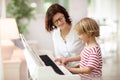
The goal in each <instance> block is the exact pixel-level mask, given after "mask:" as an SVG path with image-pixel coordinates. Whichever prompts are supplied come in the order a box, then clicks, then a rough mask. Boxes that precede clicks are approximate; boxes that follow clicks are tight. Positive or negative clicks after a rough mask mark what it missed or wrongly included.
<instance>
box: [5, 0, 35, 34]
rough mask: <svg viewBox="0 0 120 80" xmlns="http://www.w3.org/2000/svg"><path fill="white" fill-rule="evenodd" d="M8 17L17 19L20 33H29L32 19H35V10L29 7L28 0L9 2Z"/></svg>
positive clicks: (12, 0)
mask: <svg viewBox="0 0 120 80" xmlns="http://www.w3.org/2000/svg"><path fill="white" fill-rule="evenodd" d="M7 16H8V17H12V18H15V19H16V22H17V25H18V29H19V32H20V33H22V34H25V33H28V31H27V26H28V24H29V21H30V19H32V18H34V8H32V7H30V6H29V4H28V2H27V0H9V3H8V5H7Z"/></svg>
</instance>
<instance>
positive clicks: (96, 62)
mask: <svg viewBox="0 0 120 80" xmlns="http://www.w3.org/2000/svg"><path fill="white" fill-rule="evenodd" d="M75 30H76V32H77V34H78V36H79V38H80V39H81V40H82V41H84V42H85V43H86V46H85V48H84V49H83V51H82V52H81V54H80V55H78V56H74V57H69V58H64V57H63V58H62V59H58V61H60V62H61V63H62V64H63V65H66V64H67V63H68V62H72V61H79V60H80V64H79V67H76V68H70V67H67V66H65V67H66V68H67V69H68V70H69V71H71V72H72V73H77V74H80V76H81V80H102V79H101V77H102V56H101V49H100V46H99V44H98V43H97V41H96V37H98V36H99V34H100V33H99V32H100V31H99V30H100V29H99V26H98V24H97V23H96V21H95V20H93V19H91V18H83V19H81V20H80V21H79V22H78V23H77V24H76V26H75Z"/></svg>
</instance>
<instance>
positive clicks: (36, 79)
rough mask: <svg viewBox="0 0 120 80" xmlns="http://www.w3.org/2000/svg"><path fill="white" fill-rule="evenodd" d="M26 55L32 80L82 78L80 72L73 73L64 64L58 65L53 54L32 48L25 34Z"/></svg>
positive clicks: (77, 79)
mask: <svg viewBox="0 0 120 80" xmlns="http://www.w3.org/2000/svg"><path fill="white" fill-rule="evenodd" d="M20 37H21V40H22V43H23V45H24V55H25V59H26V62H27V67H28V70H29V73H30V76H31V78H32V80H80V76H79V75H78V74H72V73H71V72H69V71H68V70H67V69H66V68H65V67H64V66H60V65H57V64H56V63H55V62H54V61H53V60H54V57H53V55H52V54H49V53H48V54H46V53H44V52H38V51H37V50H36V49H34V48H32V47H31V46H30V45H29V43H28V42H27V41H26V39H25V37H24V36H23V35H20Z"/></svg>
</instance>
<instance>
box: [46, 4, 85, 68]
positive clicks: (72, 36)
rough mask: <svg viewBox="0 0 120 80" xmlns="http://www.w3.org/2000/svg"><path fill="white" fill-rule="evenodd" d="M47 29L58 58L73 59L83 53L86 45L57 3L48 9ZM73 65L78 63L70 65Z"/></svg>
mask: <svg viewBox="0 0 120 80" xmlns="http://www.w3.org/2000/svg"><path fill="white" fill-rule="evenodd" d="M45 28H46V30H47V31H48V32H51V33H52V38H53V44H54V50H55V57H56V58H61V57H71V56H76V55H79V54H80V53H81V50H82V49H83V47H84V43H82V42H81V41H80V40H79V37H78V36H77V34H76V33H75V31H74V29H73V27H72V23H71V20H70V16H69V14H68V12H67V11H66V9H65V8H64V7H63V6H61V5H59V4H57V3H55V4H53V5H51V6H50V7H49V8H48V10H47V12H46V16H45ZM61 59H62V58H61ZM73 64H76V63H69V64H68V65H69V66H71V67H73V66H72V65H73Z"/></svg>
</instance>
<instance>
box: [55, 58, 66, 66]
mask: <svg viewBox="0 0 120 80" xmlns="http://www.w3.org/2000/svg"><path fill="white" fill-rule="evenodd" d="M54 61H55V62H59V64H60V65H66V64H67V63H68V61H67V58H65V57H60V58H56V59H55V60H54Z"/></svg>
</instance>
